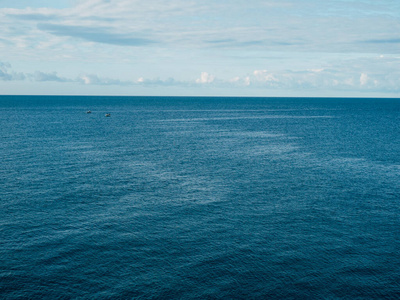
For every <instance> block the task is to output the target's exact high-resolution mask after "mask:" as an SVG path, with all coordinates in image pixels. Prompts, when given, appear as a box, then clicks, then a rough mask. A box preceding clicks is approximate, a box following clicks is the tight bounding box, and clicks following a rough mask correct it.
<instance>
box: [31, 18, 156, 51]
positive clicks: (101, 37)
mask: <svg viewBox="0 0 400 300" xmlns="http://www.w3.org/2000/svg"><path fill="white" fill-rule="evenodd" d="M37 26H38V29H40V30H43V31H47V32H49V33H52V34H54V35H59V36H69V37H75V38H80V39H83V40H87V41H90V42H96V43H103V44H113V45H121V46H144V45H149V44H153V43H156V41H153V40H150V39H147V38H139V37H134V36H133V35H134V34H133V33H132V34H129V35H128V34H118V33H114V32H111V30H110V29H109V28H103V27H87V26H70V25H57V24H51V23H39V24H38V25H37Z"/></svg>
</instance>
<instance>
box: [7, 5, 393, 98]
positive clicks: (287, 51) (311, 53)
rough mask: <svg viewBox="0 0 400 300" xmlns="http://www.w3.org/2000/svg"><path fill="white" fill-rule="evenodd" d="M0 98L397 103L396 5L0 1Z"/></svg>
mask: <svg viewBox="0 0 400 300" xmlns="http://www.w3.org/2000/svg"><path fill="white" fill-rule="evenodd" d="M0 23H1V28H2V30H1V31H0V94H66V95H76V94H82V95H178V96H183V95H198V96H207V95H221V96H238V95H239V96H328V97H329V96H351V97H353V96H355V97H357V96H359V97H400V1H398V0H381V1H376V0H375V1H369V0H326V1H320V0H281V1H273V0H263V1H259V0H251V1H243V0H230V1H227V0H201V1H200V0H169V1H161V0H146V1H138V0H57V1H49V0H30V1H25V0H19V1H14V0H13V1H11V0H0Z"/></svg>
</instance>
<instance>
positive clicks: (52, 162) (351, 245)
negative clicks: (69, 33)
mask: <svg viewBox="0 0 400 300" xmlns="http://www.w3.org/2000/svg"><path fill="white" fill-rule="evenodd" d="M88 110H90V111H91V113H87V111H88ZM107 113H109V114H110V116H109V117H106V116H105V114H107ZM0 114H1V116H0V138H1V143H0V159H1V163H0V298H1V299H399V298H400V202H399V201H400V99H360V98H359V99H345V98H340V99H338V98H235V97H230V98H217V97H207V98H201V97H198V98H197V97H90V96H87V97H79V96H74V97H72V96H71V97H69V96H0Z"/></svg>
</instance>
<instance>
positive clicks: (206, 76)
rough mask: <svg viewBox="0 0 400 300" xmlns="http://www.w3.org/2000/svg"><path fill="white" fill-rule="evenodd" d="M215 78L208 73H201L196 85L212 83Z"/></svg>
mask: <svg viewBox="0 0 400 300" xmlns="http://www.w3.org/2000/svg"><path fill="white" fill-rule="evenodd" d="M214 79H215V76H213V75H210V74H208V73H207V72H201V75H200V78H198V79H196V83H212V82H213V81H214Z"/></svg>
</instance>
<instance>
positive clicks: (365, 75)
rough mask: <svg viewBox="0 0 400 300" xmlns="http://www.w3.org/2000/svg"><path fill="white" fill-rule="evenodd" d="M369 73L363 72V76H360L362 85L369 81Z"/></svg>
mask: <svg viewBox="0 0 400 300" xmlns="http://www.w3.org/2000/svg"><path fill="white" fill-rule="evenodd" d="M368 79H369V78H368V75H367V74H365V73H361V76H360V84H361V85H366V84H367V83H368Z"/></svg>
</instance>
